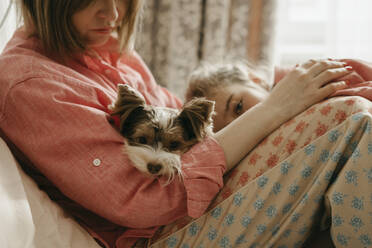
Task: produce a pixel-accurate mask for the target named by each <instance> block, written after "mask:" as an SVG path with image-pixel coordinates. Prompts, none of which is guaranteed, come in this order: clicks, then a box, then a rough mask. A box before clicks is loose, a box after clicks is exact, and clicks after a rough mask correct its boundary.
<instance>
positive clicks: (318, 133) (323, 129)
mask: <svg viewBox="0 0 372 248" xmlns="http://www.w3.org/2000/svg"><path fill="white" fill-rule="evenodd" d="M327 130H328V126H326V125H325V124H322V123H320V122H318V127H317V128H316V130H315V133H316V136H317V137H319V136H322V135H323V134H325V133H326V132H327Z"/></svg>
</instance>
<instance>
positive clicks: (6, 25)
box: [0, 0, 17, 52]
mask: <svg viewBox="0 0 372 248" xmlns="http://www.w3.org/2000/svg"><path fill="white" fill-rule="evenodd" d="M16 19H17V18H16V12H15V6H14V4H13V2H12V0H1V1H0V52H1V51H2V50H3V48H4V46H5V45H6V43H7V42H8V40H9V39H10V37H11V36H12V35H13V32H14V30H15V29H16V26H17V23H16Z"/></svg>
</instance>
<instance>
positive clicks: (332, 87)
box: [319, 81, 348, 99]
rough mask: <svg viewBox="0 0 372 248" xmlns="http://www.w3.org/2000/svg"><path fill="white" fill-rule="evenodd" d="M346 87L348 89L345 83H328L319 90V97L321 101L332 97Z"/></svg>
mask: <svg viewBox="0 0 372 248" xmlns="http://www.w3.org/2000/svg"><path fill="white" fill-rule="evenodd" d="M347 87H348V85H347V83H346V82H345V81H339V82H333V83H329V84H327V85H326V86H324V87H322V88H320V89H319V90H320V97H321V99H324V98H326V97H328V96H330V95H332V94H333V93H335V92H336V91H338V90H342V89H345V88H347Z"/></svg>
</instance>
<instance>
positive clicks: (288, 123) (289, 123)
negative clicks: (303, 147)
mask: <svg viewBox="0 0 372 248" xmlns="http://www.w3.org/2000/svg"><path fill="white" fill-rule="evenodd" d="M295 122H296V120H295V119H294V118H293V119H290V120H289V121H287V122H285V123H284V124H283V126H284V127H288V126H290V125H292V124H293V123H295Z"/></svg>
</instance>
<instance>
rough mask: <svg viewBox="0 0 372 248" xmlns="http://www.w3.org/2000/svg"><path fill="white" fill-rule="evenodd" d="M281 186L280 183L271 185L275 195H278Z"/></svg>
mask: <svg viewBox="0 0 372 248" xmlns="http://www.w3.org/2000/svg"><path fill="white" fill-rule="evenodd" d="M281 188H282V185H281V184H280V183H274V185H273V190H272V191H273V192H274V194H275V195H277V194H279V193H280V191H281Z"/></svg>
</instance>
